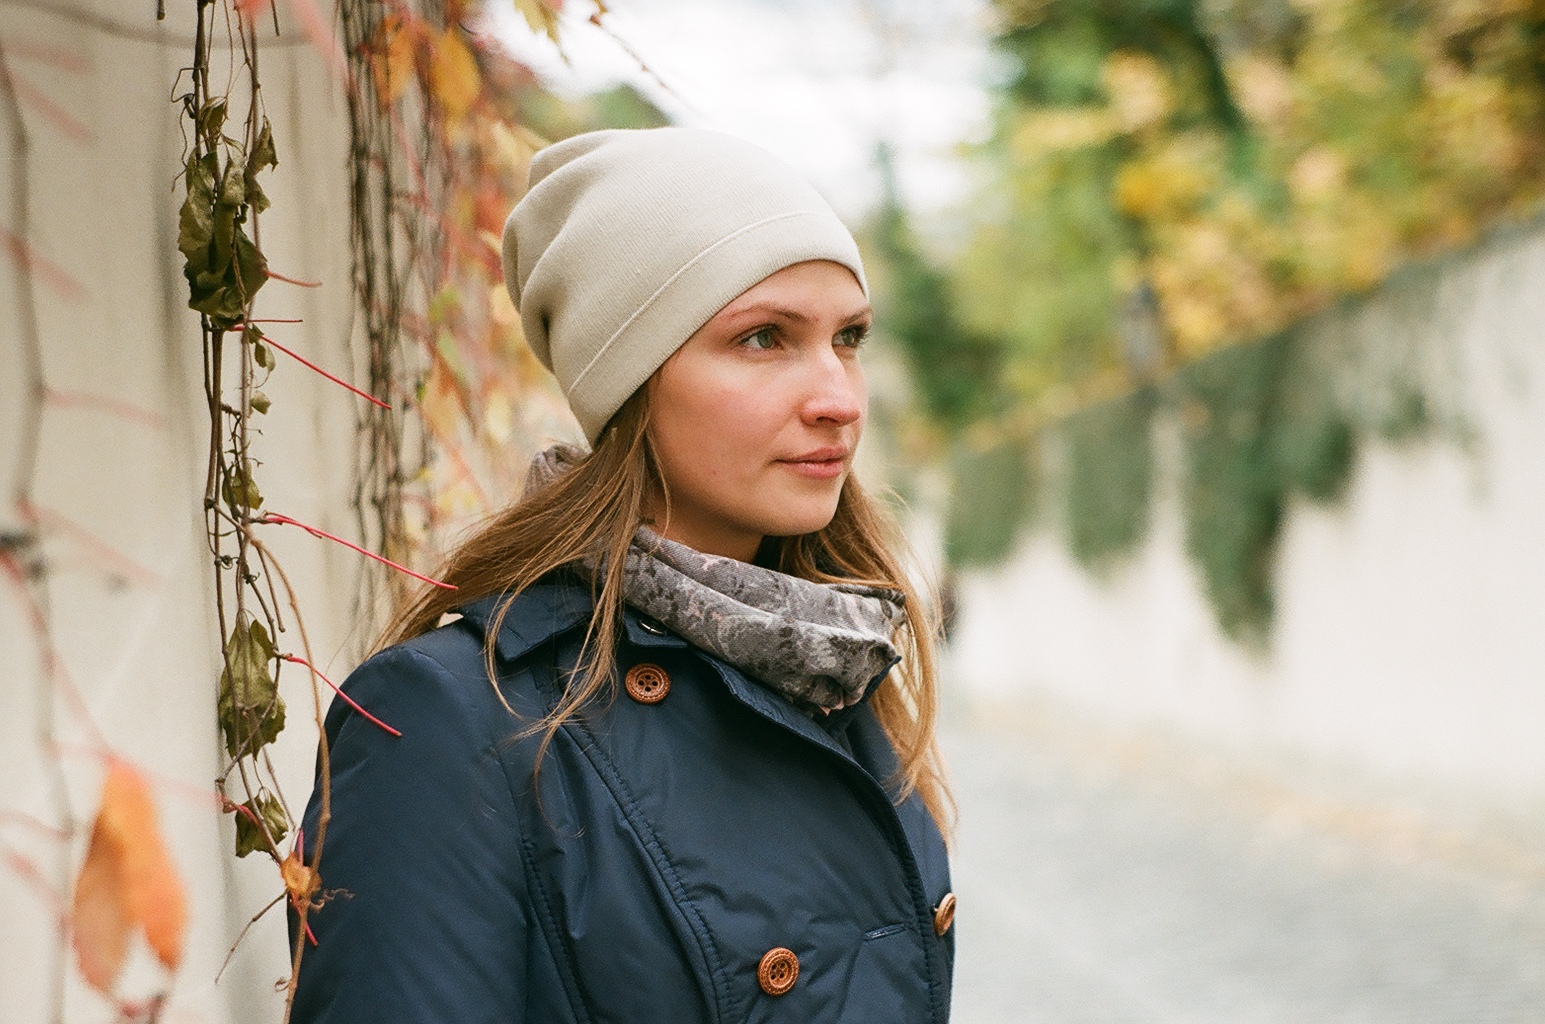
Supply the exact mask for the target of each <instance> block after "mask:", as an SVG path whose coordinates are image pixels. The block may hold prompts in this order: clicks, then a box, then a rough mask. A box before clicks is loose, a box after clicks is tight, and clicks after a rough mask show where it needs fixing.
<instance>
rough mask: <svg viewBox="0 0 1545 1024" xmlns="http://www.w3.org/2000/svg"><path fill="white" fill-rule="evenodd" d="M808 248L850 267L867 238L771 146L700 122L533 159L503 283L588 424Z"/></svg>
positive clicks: (598, 422) (576, 143)
mask: <svg viewBox="0 0 1545 1024" xmlns="http://www.w3.org/2000/svg"><path fill="white" fill-rule="evenodd" d="M806 260H831V261H833V262H836V263H840V264H842V265H843V266H845V267H847V268H848V269H849V270H851V271H853V273H854V275H855V276H857V278H858V282H859V284H860V285H861V286H862V287H863V288H864V289H865V293H866V294H867V292H868V285H867V284H866V283H865V281H864V268H863V264H862V263H861V262H860V260H859V256H858V246H857V245H855V244H854V242H853V236H852V235H851V234H849V233H848V229H847V228H845V227H843V225H842V222H841V221H840V220H838V219H837V215H836V214H835V213H834V212H832V209H831V207H830V206H828V205H827V203H826V201H825V200H824V199H822V198H821V196H820V194H819V193H818V192H816V190H815V189H814V188H812V187H811V186H810V185H809V184H808V183H807V182H806V181H805V180H804V179H803V178H801V177H800V176H799V175H798V174H797V173H796V172H795V171H794V170H793V169H792V168H790V167H788V166H787V165H786V164H784V163H783V162H782V161H780V160H779V159H778V158H777V157H775V156H773V155H772V154H771V153H768V152H766V151H765V150H763V149H760V148H758V147H756V146H754V145H752V144H751V143H749V142H744V141H742V140H740V139H737V138H734V137H732V136H729V135H722V134H719V133H717V132H709V131H701V130H697V129H691V128H655V129H649V130H612V131H600V132H590V133H588V134H585V135H577V136H575V137H573V138H570V139H565V140H564V141H563V142H559V143H557V144H555V145H552V146H549V147H548V148H546V149H544V150H542V151H541V152H540V153H538V154H537V155H536V157H535V159H533V160H532V162H531V180H530V184H529V189H528V191H527V192H526V195H525V198H523V199H522V200H521V201H520V203H519V204H518V205H517V206H516V207H515V210H514V212H513V213H511V214H510V218H509V220H508V221H506V222H505V225H504V282H505V285H506V287H508V288H509V290H510V297H511V298H512V299H514V300H515V306H516V308H517V309H519V310H520V320H521V325H522V326H523V327H524V329H525V332H526V340H527V341H528V342H529V343H530V344H531V348H532V350H533V351H535V352H536V356H537V358H538V359H540V360H541V361H542V365H543V366H546V367H547V368H548V369H549V370H552V371H553V374H554V375H555V376H556V377H557V378H558V383H559V385H560V386H561V387H562V388H563V393H564V395H566V396H567V397H568V400H569V407H570V408H571V409H573V410H574V415H575V416H576V417H578V419H579V424H580V426H581V427H583V428H584V431H585V437H586V438H588V439H589V441H590V443H591V444H594V443H595V441H596V438H597V437H599V436H600V434H601V430H602V428H603V427H605V426H606V421H607V420H609V419H610V418H611V417H612V414H613V413H615V412H616V411H617V410H618V409H619V408H620V407H621V406H622V403H623V402H625V401H627V400H628V397H629V396H630V395H632V394H633V392H634V391H637V390H638V388H639V387H640V386H641V385H642V384H643V383H644V382H645V381H646V380H648V379H649V376H650V374H652V373H654V371H655V370H656V369H658V368H659V366H660V364H661V363H663V362H665V360H666V359H667V358H668V357H669V356H670V354H671V353H672V352H674V351H676V349H678V348H680V347H681V344H682V342H684V341H686V340H687V338H688V337H690V336H691V335H692V333H693V332H694V331H696V330H697V329H698V328H699V327H701V326H703V324H705V323H707V322H708V320H709V319H710V318H711V317H712V316H713V315H714V314H715V313H717V312H718V311H719V310H721V309H723V308H724V307H725V305H727V304H728V303H729V302H730V301H731V300H732V299H734V298H735V297H736V296H738V295H739V294H740V293H742V292H744V291H745V290H746V289H747V288H750V287H751V286H752V285H754V284H756V283H757V282H758V281H760V280H762V279H763V278H764V277H766V276H768V275H769V274H772V273H775V272H777V271H779V270H782V269H783V268H784V267H787V266H791V265H793V264H795V263H802V262H804V261H806Z"/></svg>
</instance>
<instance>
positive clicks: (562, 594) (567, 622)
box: [417, 573, 595, 661]
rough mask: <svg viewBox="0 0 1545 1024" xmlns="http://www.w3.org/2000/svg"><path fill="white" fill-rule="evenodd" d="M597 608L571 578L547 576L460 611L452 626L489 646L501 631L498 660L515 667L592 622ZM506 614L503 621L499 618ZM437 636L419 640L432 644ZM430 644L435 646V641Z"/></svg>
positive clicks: (586, 590)
mask: <svg viewBox="0 0 1545 1024" xmlns="http://www.w3.org/2000/svg"><path fill="white" fill-rule="evenodd" d="M594 607H595V603H594V600H593V598H592V596H591V593H590V588H589V587H587V586H585V585H583V584H582V583H580V582H579V581H578V579H577V578H575V577H573V576H572V575H570V574H567V573H557V574H554V575H552V576H549V577H547V578H545V579H543V580H541V581H539V582H538V583H535V584H533V585H532V586H529V587H527V588H526V589H525V590H522V591H520V593H518V594H516V595H514V596H513V597H511V596H510V595H509V594H492V595H489V596H487V597H480V598H478V599H476V600H474V601H469V602H468V603H467V604H465V605H462V606H461V607H460V608H459V609H458V611H460V613H461V616H462V618H461V620H460V621H459V622H457V623H454V624H453V625H456V626H460V627H461V628H462V629H463V630H464V631H467V632H470V633H471V634H472V635H473V636H475V637H476V638H477V640H478V642H479V643H480V644H481V643H486V642H487V638H488V634H489V631H490V629H491V628H492V627H493V626H495V625H497V626H498V633H497V635H496V636H495V637H494V647H495V649H496V650H497V652H498V654H499V657H501V658H503V659H504V660H506V661H515V660H517V659H519V658H521V657H524V656H525V655H526V654H528V653H530V652H531V651H532V650H534V649H535V648H537V647H539V646H541V645H542V644H543V643H546V642H547V641H548V640H551V639H552V638H554V637H556V636H558V635H560V634H563V633H566V632H568V631H569V630H571V629H574V628H575V627H577V626H580V625H583V624H585V623H588V622H589V621H590V616H591V614H592V612H593V609H594ZM501 613H502V616H503V617H502V618H501V617H500V616H501ZM439 632H440V630H433V631H431V632H429V633H426V634H424V636H423V637H419V638H417V639H420V640H423V639H426V638H432V637H434V636H435V634H436V633H439ZM429 642H431V643H432V642H433V641H432V640H431V641H429Z"/></svg>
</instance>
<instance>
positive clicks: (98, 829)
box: [73, 761, 188, 993]
mask: <svg viewBox="0 0 1545 1024" xmlns="http://www.w3.org/2000/svg"><path fill="white" fill-rule="evenodd" d="M73 921H74V942H75V955H76V960H77V962H78V963H79V964H80V969H81V974H82V975H83V976H84V977H85V979H86V981H87V982H88V983H89V984H90V985H91V986H92V987H93V988H95V989H97V990H98V991H99V992H103V993H109V992H111V990H112V988H113V985H114V984H115V983H116V981H117V979H118V973H119V971H120V970H122V968H123V961H124V957H125V955H126V953H127V950H128V940H129V935H130V934H131V932H132V931H133V930H134V928H135V926H138V927H139V928H140V929H141V931H142V933H143V934H144V936H145V941H146V943H147V944H148V945H149V946H150V949H151V952H153V953H154V954H155V956H156V959H157V960H159V961H160V962H161V964H162V966H164V967H165V968H166V969H167V970H176V969H177V965H178V964H179V963H181V961H182V949H183V939H184V937H185V935H186V933H187V927H188V903H187V896H186V894H185V892H184V890H183V887H182V881H181V879H180V878H179V877H178V874H177V868H176V866H175V865H174V864H173V863H172V858H171V854H170V852H169V851H168V850H167V847H166V842H165V840H164V839H163V838H162V835H161V830H160V827H159V825H158V823H157V815H156V806H155V800H154V798H153V797H152V796H151V792H150V787H149V785H147V784H146V782H145V779H144V776H142V775H141V774H140V773H139V772H138V771H136V770H135V769H134V768H132V767H130V766H129V765H127V764H125V763H123V762H122V761H113V762H112V763H111V764H110V765H109V767H108V771H107V780H106V781H105V782H104V783H103V785H102V803H101V806H100V807H99V808H98V810H97V819H96V822H95V823H94V824H93V826H92V830H91V843H90V845H89V846H88V847H87V849H86V859H85V861H84V862H83V863H82V864H81V870H80V876H79V877H78V879H77V880H76V883H75V902H74V910H73Z"/></svg>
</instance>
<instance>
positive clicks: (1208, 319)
mask: <svg viewBox="0 0 1545 1024" xmlns="http://www.w3.org/2000/svg"><path fill="white" fill-rule="evenodd" d="M994 6H995V8H996V11H997V14H998V17H999V34H998V36H997V38H996V47H997V49H998V51H999V52H1000V54H1001V55H1002V57H1003V58H1004V60H1005V67H1006V70H1007V77H1006V79H1005V82H1004V84H1003V86H1002V88H1001V90H1000V94H999V96H998V103H997V108H996V111H995V115H994V116H995V124H994V130H993V133H992V136H991V138H990V139H989V141H988V142H987V143H985V144H984V145H983V146H981V147H980V148H979V149H978V151H977V154H976V156H977V160H978V162H979V165H980V167H981V170H982V173H983V181H982V185H981V188H980V192H979V194H978V195H977V196H976V198H975V201H974V202H973V203H972V204H971V206H970V208H969V210H968V211H967V214H966V219H967V230H966V232H965V241H964V243H963V245H961V246H960V247H959V249H958V251H957V252H956V253H955V254H954V256H953V257H952V259H951V261H950V263H949V267H948V270H947V271H945V272H943V273H942V274H941V272H939V271H936V270H930V265H929V264H928V263H927V262H926V261H924V260H922V259H921V258H920V257H919V256H918V255H917V249H916V245H915V243H913V242H912V241H911V240H910V237H909V236H907V235H906V234H905V233H904V232H903V231H902V230H900V229H897V230H894V231H893V232H892V235H891V236H890V237H891V238H892V242H891V244H889V245H887V246H885V247H883V249H882V252H883V254H884V255H885V256H886V257H888V260H889V262H890V263H891V264H893V265H894V266H895V267H896V268H898V269H897V271H896V275H897V277H898V279H899V281H900V284H899V287H898V288H897V294H898V295H901V296H905V294H906V293H907V290H908V289H909V288H910V289H911V291H912V294H913V295H915V296H916V298H915V300H912V301H908V300H906V299H905V298H900V299H896V300H893V301H892V303H891V304H890V307H889V308H888V309H886V311H885V312H886V314H887V316H886V321H887V323H888V325H889V326H890V327H891V329H892V330H893V331H895V332H897V333H898V334H900V335H901V336H902V337H903V338H904V339H906V348H907V351H908V354H909V355H910V357H911V361H912V365H913V368H914V371H915V373H916V376H917V377H918V379H919V380H920V381H921V385H920V386H921V389H922V391H923V392H924V398H925V404H926V405H927V406H928V408H929V410H930V411H931V412H932V413H933V414H934V415H933V418H934V422H935V424H936V425H938V426H939V427H942V428H944V431H943V432H944V434H945V435H946V436H952V437H954V438H956V440H957V446H956V453H955V467H956V480H957V488H956V501H955V503H954V506H953V507H952V510H951V514H950V520H949V523H948V526H947V539H948V545H947V546H948V549H949V554H950V555H951V556H952V558H954V559H955V560H956V562H957V563H962V562H976V563H983V562H990V561H993V560H996V559H998V558H1001V557H1002V556H1003V555H1005V554H1007V552H1008V551H1009V549H1010V548H1011V546H1012V544H1013V542H1014V540H1015V537H1016V534H1017V532H1018V531H1019V529H1020V528H1021V527H1022V526H1024V525H1025V524H1026V523H1027V522H1028V521H1029V519H1030V517H1031V515H1032V507H1031V503H1030V502H1029V498H1028V496H1029V494H1030V492H1031V488H1030V481H1032V480H1033V481H1035V482H1036V485H1035V488H1034V492H1035V495H1036V502H1035V505H1036V506H1037V507H1038V508H1047V507H1049V505H1050V504H1051V503H1052V502H1053V501H1054V502H1055V503H1056V504H1057V505H1058V506H1059V507H1060V511H1061V512H1062V513H1063V514H1062V515H1061V516H1058V517H1056V519H1055V520H1052V519H1048V522H1051V521H1060V522H1061V523H1062V525H1063V526H1064V527H1065V530H1066V540H1067V543H1068V546H1069V548H1070V550H1071V552H1072V553H1073V554H1074V556H1075V557H1076V558H1078V560H1079V561H1080V562H1082V563H1083V564H1085V565H1086V566H1089V567H1091V568H1096V569H1099V568H1103V567H1105V566H1108V565H1110V564H1111V563H1112V561H1113V559H1115V558H1116V557H1118V556H1119V555H1121V554H1122V553H1124V552H1126V551H1128V550H1130V549H1132V548H1133V547H1134V546H1135V545H1136V544H1138V543H1139V542H1140V541H1141V540H1142V537H1143V535H1144V533H1145V531H1146V526H1147V521H1148V505H1149V492H1150V490H1151V482H1152V481H1151V478H1152V459H1153V456H1152V437H1151V429H1150V425H1151V420H1152V417H1153V414H1154V413H1155V412H1156V411H1158V410H1161V409H1163V410H1168V412H1169V414H1170V415H1172V416H1174V417H1176V421H1177V422H1178V424H1179V429H1180V442H1181V450H1182V453H1183V456H1184V460H1185V479H1184V481H1183V482H1182V485H1181V500H1182V508H1183V512H1184V515H1185V518H1186V537H1187V546H1188V548H1189V550H1190V554H1191V556H1192V558H1193V559H1194V560H1195V561H1196V563H1197V565H1198V568H1199V569H1200V570H1201V575H1202V578H1203V581H1204V586H1205V589H1206V591H1207V595H1208V597H1209V599H1210V601H1211V602H1212V604H1213V607H1214V610H1215V612H1216V613H1217V616H1218V621H1219V624H1220V626H1221V627H1222V628H1223V629H1224V631H1225V632H1226V633H1228V634H1229V635H1231V636H1233V637H1235V638H1236V639H1239V640H1242V641H1245V642H1252V641H1259V640H1263V639H1264V638H1265V636H1266V635H1267V630H1268V629H1269V626H1270V622H1271V618H1272V607H1273V602H1272V570H1273V564H1274V562H1275V552H1276V545H1277V541H1278V537H1279V534H1280V524H1281V522H1282V518H1283V512H1284V509H1285V508H1286V504H1287V502H1288V501H1289V500H1291V499H1293V498H1294V497H1295V496H1296V497H1301V498H1305V499H1308V500H1316V501H1326V500H1334V499H1335V498H1336V497H1337V496H1338V495H1339V494H1340V493H1341V491H1342V490H1343V488H1344V485H1345V482H1346V480H1347V479H1348V476H1349V473H1350V470H1351V466H1352V464H1353V462H1354V460H1355V456H1356V448H1357V444H1358V441H1359V439H1360V438H1361V437H1362V436H1364V435H1366V434H1369V433H1373V432H1377V433H1379V434H1382V435H1383V436H1385V437H1388V438H1392V439H1401V438H1406V437H1411V436H1417V435H1420V434H1421V433H1423V432H1424V431H1426V430H1427V429H1428V427H1429V426H1430V417H1429V408H1428V401H1429V400H1428V398H1427V396H1426V395H1425V394H1424V390H1423V388H1424V386H1423V384H1422V383H1421V382H1420V380H1418V379H1416V378H1413V377H1411V376H1410V375H1409V373H1408V372H1407V371H1406V370H1405V369H1403V368H1402V367H1400V366H1397V365H1391V366H1390V367H1389V368H1388V370H1389V379H1388V380H1387V381H1385V382H1384V383H1383V384H1381V385H1380V386H1381V387H1383V388H1384V389H1385V390H1386V391H1389V392H1390V394H1388V395H1381V396H1377V397H1365V398H1364V399H1363V400H1362V401H1363V402H1364V404H1370V403H1371V404H1374V405H1379V406H1380V408H1379V410H1378V411H1377V412H1376V413H1375V412H1374V411H1372V410H1371V409H1370V408H1361V407H1359V405H1358V400H1357V399H1354V398H1349V397H1348V396H1349V391H1348V389H1346V388H1344V387H1339V386H1338V377H1337V375H1338V374H1340V373H1342V372H1344V368H1338V367H1337V366H1336V365H1334V364H1333V362H1332V363H1327V362H1326V361H1325V360H1324V359H1323V358H1320V357H1316V359H1308V358H1307V357H1306V356H1305V355H1304V348H1305V346H1304V345H1303V344H1301V342H1302V341H1303V338H1302V337H1301V332H1299V331H1297V330H1295V329H1293V328H1291V326H1290V325H1292V324H1293V323H1294V322H1295V321H1298V320H1300V319H1301V318H1303V317H1304V316H1305V315H1306V314H1308V313H1310V312H1313V311H1316V310H1319V309H1322V308H1325V307H1327V306H1329V305H1330V304H1331V303H1332V302H1333V301H1334V300H1335V299H1337V298H1339V297H1342V296H1346V295H1349V294H1353V293H1356V292H1359V291H1363V290H1366V289H1369V288H1371V287H1373V286H1374V285H1377V284H1380V283H1381V282H1383V281H1385V279H1386V278H1387V277H1388V275H1389V274H1390V273H1391V272H1392V271H1393V270H1394V269H1395V268H1396V267H1398V266H1400V265H1401V264H1404V263H1408V262H1410V261H1412V260H1416V259H1423V258H1427V257H1430V256H1432V255H1434V254H1436V253H1439V252H1442V251H1445V250H1449V249H1453V248H1455V247H1458V246H1461V245H1464V244H1467V243H1469V242H1471V241H1472V240H1474V239H1475V238H1476V237H1477V235H1478V232H1479V231H1480V230H1481V229H1483V228H1485V227H1488V226H1490V225H1493V224H1496V223H1498V222H1500V221H1505V220H1509V219H1517V218H1521V217H1523V216H1525V215H1528V214H1530V213H1533V212H1535V211H1537V210H1538V209H1539V208H1540V204H1541V198H1542V193H1545V0H995V2H994ZM891 205H892V206H893V205H894V204H891ZM882 221H884V222H887V223H894V224H899V225H901V227H903V228H904V227H905V222H904V218H903V217H902V216H901V215H900V213H899V211H896V210H894V209H891V208H889V207H888V208H887V213H886V215H885V217H884V218H882ZM930 274H932V275H933V276H932V277H930V276H929V275H930ZM909 281H910V282H911V283H910V284H908V283H907V282H909ZM984 339H985V340H984ZM994 348H996V352H994V351H993V349H994ZM1322 355H1323V354H1322ZM978 366H986V367H990V372H983V373H981V375H979V376H977V377H976V378H975V380H974V381H968V382H962V381H960V380H958V379H956V378H957V377H958V376H959V375H960V374H962V373H965V372H967V371H968V369H969V368H972V367H978ZM971 372H977V371H975V370H971ZM973 387H974V388H975V390H976V392H977V393H976V394H975V395H974V396H968V394H967V393H968V392H970V391H971V390H972V388H973ZM1391 389H1392V390H1391ZM962 427H964V428H966V429H964V430H962V429H959V428H962ZM1042 455H1047V456H1050V458H1049V463H1048V464H1049V465H1050V467H1052V469H1053V470H1054V472H1047V467H1046V466H1041V465H1039V464H1040V463H1041V462H1048V460H1047V459H1043V458H1042V457H1041V456H1042ZM998 517H1001V518H998Z"/></svg>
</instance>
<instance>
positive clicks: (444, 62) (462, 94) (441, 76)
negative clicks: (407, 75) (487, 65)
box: [429, 25, 483, 121]
mask: <svg viewBox="0 0 1545 1024" xmlns="http://www.w3.org/2000/svg"><path fill="white" fill-rule="evenodd" d="M429 82H430V87H431V88H432V89H433V90H434V94H435V98H436V99H438V100H439V101H440V106H441V107H443V108H444V110H445V114H446V116H447V117H449V118H450V119H451V120H452V121H459V120H461V118H462V116H463V115H464V114H466V112H467V111H468V110H470V109H471V108H472V104H473V103H474V102H476V101H477V98H478V94H479V93H481V92H482V91H483V77H482V74H481V73H480V72H479V71H478V68H477V59H476V58H474V57H473V56H472V51H471V50H470V49H469V48H468V47H467V44H466V43H465V42H463V41H462V38H461V31H460V30H459V29H458V28H457V27H456V26H455V25H452V26H450V27H449V28H447V29H446V30H445V31H444V32H443V33H442V34H441V35H440V36H438V37H437V38H436V39H435V41H434V46H433V50H432V53H431V54H430V59H429Z"/></svg>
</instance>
